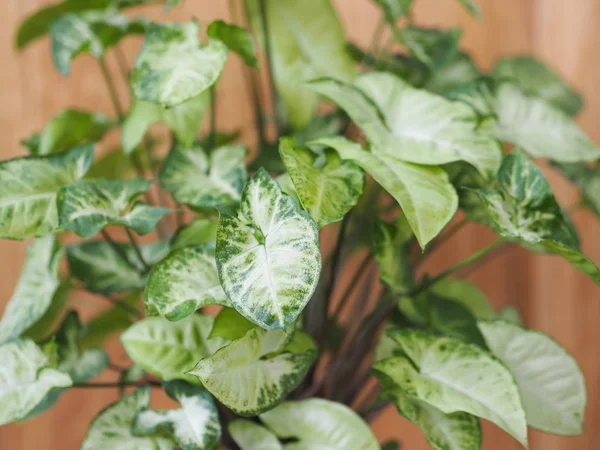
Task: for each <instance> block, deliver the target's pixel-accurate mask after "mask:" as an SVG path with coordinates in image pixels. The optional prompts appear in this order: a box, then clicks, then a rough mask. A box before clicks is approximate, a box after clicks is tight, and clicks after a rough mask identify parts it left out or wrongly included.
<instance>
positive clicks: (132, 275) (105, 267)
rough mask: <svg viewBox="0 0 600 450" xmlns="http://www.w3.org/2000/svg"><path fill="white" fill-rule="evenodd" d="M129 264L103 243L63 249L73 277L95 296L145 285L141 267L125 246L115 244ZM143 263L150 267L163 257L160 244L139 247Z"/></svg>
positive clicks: (164, 244) (132, 253) (161, 243)
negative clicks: (65, 251) (65, 250)
mask: <svg viewBox="0 0 600 450" xmlns="http://www.w3.org/2000/svg"><path fill="white" fill-rule="evenodd" d="M117 246H118V247H119V248H120V249H121V251H122V252H124V253H125V255H126V256H127V259H128V260H129V261H130V264H131V265H133V267H136V268H137V270H135V269H134V268H132V267H131V265H130V264H127V263H126V262H125V261H123V258H121V256H120V255H119V253H117V252H115V250H114V249H113V248H112V247H111V246H110V244H109V243H108V242H106V241H93V242H82V243H81V244H76V245H72V246H70V247H67V261H68V262H69V269H70V271H71V273H72V274H73V276H74V277H75V278H77V279H78V280H80V281H82V282H83V283H84V285H85V288H86V289H87V290H88V291H92V292H96V293H99V294H105V295H108V294H114V293H120V292H128V291H133V290H136V289H141V288H143V287H144V286H145V285H146V276H145V275H143V271H144V267H142V265H141V263H140V261H139V260H138V258H137V257H136V254H135V250H134V249H133V247H132V246H131V245H129V244H121V243H117ZM140 250H141V252H142V256H143V257H144V260H145V261H146V262H147V263H148V264H150V265H153V264H154V263H156V262H158V261H160V260H161V259H162V258H163V257H164V256H165V254H166V252H167V250H168V247H167V245H166V243H164V242H156V243H154V244H148V245H142V246H140Z"/></svg>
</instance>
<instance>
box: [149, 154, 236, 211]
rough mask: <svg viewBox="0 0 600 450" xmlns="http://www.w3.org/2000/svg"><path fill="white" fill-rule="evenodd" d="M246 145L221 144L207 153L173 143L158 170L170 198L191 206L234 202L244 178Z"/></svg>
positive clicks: (232, 203) (201, 206) (221, 205)
mask: <svg viewBox="0 0 600 450" xmlns="http://www.w3.org/2000/svg"><path fill="white" fill-rule="evenodd" d="M246 152H247V150H246V148H245V147H243V146H241V145H231V146H225V147H220V148H218V149H216V150H214V151H212V152H211V153H210V154H208V155H207V153H206V152H205V150H204V149H203V148H202V147H200V146H198V145H195V146H193V147H189V148H187V147H183V146H180V145H176V146H175V147H173V149H172V150H171V152H170V153H169V156H168V157H167V159H166V161H165V163H164V166H163V168H162V170H161V173H160V183H161V185H162V186H163V188H164V189H165V190H167V191H168V192H169V193H170V194H171V195H172V196H173V198H174V199H175V200H176V201H178V202H181V203H187V204H188V205H190V206H191V207H194V208H213V207H228V206H229V207H231V206H234V205H237V204H238V203H239V201H240V198H241V192H242V188H243V187H244V183H245V181H246V177H247V174H246V166H245V164H244V159H245V157H246Z"/></svg>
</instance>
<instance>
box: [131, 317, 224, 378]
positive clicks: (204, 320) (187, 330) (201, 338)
mask: <svg viewBox="0 0 600 450" xmlns="http://www.w3.org/2000/svg"><path fill="white" fill-rule="evenodd" d="M213 321H214V319H213V318H212V317H210V316H207V315H201V314H192V315H191V316H189V317H187V318H185V319H183V320H180V321H178V322H168V321H166V320H165V319H163V318H162V317H147V318H146V319H144V320H141V321H139V322H136V323H135V324H134V325H133V326H131V327H130V328H129V329H128V330H127V331H126V332H125V333H123V335H122V336H121V342H122V343H123V346H124V347H125V350H127V354H128V355H129V357H130V358H131V359H132V360H133V362H135V363H136V364H137V365H138V366H140V367H142V368H144V369H145V370H146V371H148V372H150V373H152V374H154V375H156V376H158V377H160V378H161V379H163V380H174V379H178V380H187V381H189V382H191V383H194V384H198V380H197V379H196V378H195V377H193V376H191V375H188V372H189V371H190V370H191V369H192V368H193V367H194V365H195V364H196V363H197V362H198V361H199V360H200V359H201V358H205V357H207V356H209V355H212V354H213V353H214V352H215V351H217V350H218V349H219V348H221V347H222V346H223V345H224V344H225V342H226V341H225V340H224V339H221V338H214V339H208V335H209V333H210V330H211V329H212V326H213Z"/></svg>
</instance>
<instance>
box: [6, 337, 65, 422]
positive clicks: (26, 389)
mask: <svg viewBox="0 0 600 450" xmlns="http://www.w3.org/2000/svg"><path fill="white" fill-rule="evenodd" d="M0 361H2V371H0V386H2V388H1V389H0V404H1V405H2V407H1V408H0V425H5V424H7V423H10V422H13V421H15V420H19V419H22V418H23V417H25V416H26V415H27V414H28V413H29V412H30V411H31V410H33V409H34V408H35V407H36V405H37V404H38V403H39V402H40V401H41V400H42V399H43V398H44V397H45V396H46V394H48V393H49V392H50V391H51V390H53V389H56V388H61V387H67V386H70V385H71V384H72V382H71V378H69V376H68V375H67V374H65V373H62V372H60V371H58V370H56V369H54V368H52V367H51V365H50V361H49V360H48V357H47V356H46V355H45V354H44V352H43V351H42V350H41V349H40V348H39V347H38V346H36V345H35V344H34V343H33V341H31V340H29V339H21V340H16V341H12V342H9V343H8V344H4V345H2V346H0Z"/></svg>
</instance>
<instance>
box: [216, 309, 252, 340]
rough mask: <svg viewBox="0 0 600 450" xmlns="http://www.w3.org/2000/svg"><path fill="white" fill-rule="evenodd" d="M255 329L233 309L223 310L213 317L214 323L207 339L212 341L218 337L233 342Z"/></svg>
mask: <svg viewBox="0 0 600 450" xmlns="http://www.w3.org/2000/svg"><path fill="white" fill-rule="evenodd" d="M255 327H256V325H254V324H253V323H252V322H250V321H249V320H248V319H246V318H245V317H244V316H242V315H241V314H240V313H239V312H237V311H236V310H235V309H233V308H223V309H222V310H221V311H219V314H217V317H215V323H214V325H213V327H212V330H211V331H210V336H208V338H209V339H212V338H214V337H220V338H223V339H227V340H228V341H233V340H235V339H240V338H241V337H244V335H245V334H246V333H247V332H248V331H249V330H251V329H252V328H255Z"/></svg>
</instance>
